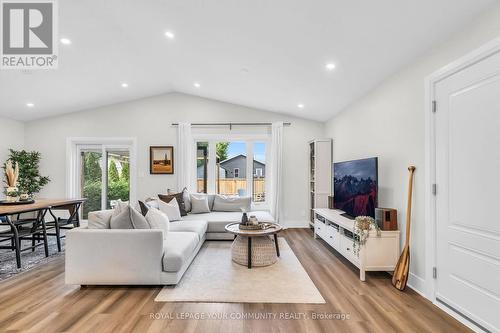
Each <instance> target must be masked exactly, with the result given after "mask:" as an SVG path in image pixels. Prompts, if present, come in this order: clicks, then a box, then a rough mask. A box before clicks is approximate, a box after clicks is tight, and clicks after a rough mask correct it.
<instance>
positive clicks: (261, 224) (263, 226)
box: [239, 222, 274, 230]
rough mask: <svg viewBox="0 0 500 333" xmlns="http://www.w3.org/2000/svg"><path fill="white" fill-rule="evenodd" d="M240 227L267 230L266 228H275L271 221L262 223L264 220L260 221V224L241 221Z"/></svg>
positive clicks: (242, 228) (241, 228)
mask: <svg viewBox="0 0 500 333" xmlns="http://www.w3.org/2000/svg"><path fill="white" fill-rule="evenodd" d="M239 227H240V230H266V229H270V228H274V225H272V224H270V223H262V222H259V224H243V223H240V225H239Z"/></svg>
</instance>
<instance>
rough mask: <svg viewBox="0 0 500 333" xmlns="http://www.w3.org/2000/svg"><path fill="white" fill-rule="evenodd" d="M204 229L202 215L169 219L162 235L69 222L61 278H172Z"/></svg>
mask: <svg viewBox="0 0 500 333" xmlns="http://www.w3.org/2000/svg"><path fill="white" fill-rule="evenodd" d="M186 222H187V221H186ZM172 224H173V223H172ZM206 229H207V222H206V221H200V220H197V221H190V222H189V223H186V224H185V225H180V224H179V225H173V226H172V230H171V231H169V232H168V234H167V236H166V238H165V239H163V233H162V231H161V230H158V229H89V228H87V227H80V228H75V229H73V230H70V231H68V232H67V234H66V235H67V236H66V237H67V240H66V264H65V265H66V284H80V285H170V284H177V283H178V282H179V281H180V279H181V278H182V275H183V274H184V273H185V271H186V270H187V269H188V267H189V265H190V264H191V262H192V261H193V259H194V258H195V256H196V254H197V253H198V251H199V250H200V248H201V246H202V245H203V243H204V241H205V231H206Z"/></svg>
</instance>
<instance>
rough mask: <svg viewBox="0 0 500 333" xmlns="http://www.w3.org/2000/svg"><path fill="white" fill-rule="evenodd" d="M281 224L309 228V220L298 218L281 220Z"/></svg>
mask: <svg viewBox="0 0 500 333" xmlns="http://www.w3.org/2000/svg"><path fill="white" fill-rule="evenodd" d="M281 225H282V226H283V227H284V228H285V229H288V228H290V229H291V228H309V221H300V220H295V221H293V220H285V221H284V222H281Z"/></svg>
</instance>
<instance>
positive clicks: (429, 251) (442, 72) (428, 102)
mask: <svg viewBox="0 0 500 333" xmlns="http://www.w3.org/2000/svg"><path fill="white" fill-rule="evenodd" d="M496 53H500V38H496V39H494V40H492V41H490V42H488V43H486V44H484V45H483V46H481V47H479V48H477V49H476V50H474V51H472V52H470V53H468V54H466V55H465V56H463V57H461V58H459V59H457V60H455V61H453V62H451V63H450V64H448V65H446V66H444V67H442V68H441V69H439V70H437V71H436V72H434V73H432V74H431V75H429V76H428V77H427V78H426V79H425V108H424V112H425V189H426V190H425V195H424V196H425V236H426V237H425V239H426V241H425V242H426V244H425V245H426V246H425V280H426V283H425V289H426V290H423V292H424V293H425V295H426V297H427V298H428V299H429V300H430V301H432V302H433V303H434V304H435V305H436V306H438V307H439V308H441V309H443V310H444V311H445V312H447V313H448V314H450V315H451V316H453V317H454V318H455V319H457V320H459V321H460V322H462V323H463V324H465V325H466V326H468V327H470V328H473V329H474V330H477V331H482V330H481V328H479V327H478V326H476V325H474V324H473V323H471V322H469V321H468V320H467V319H465V318H463V317H462V316H461V315H459V314H457V313H456V312H454V311H453V310H451V309H449V308H448V307H446V306H444V305H443V304H441V303H439V302H437V301H436V279H434V277H433V268H434V267H436V262H437V253H436V243H437V239H436V237H437V231H436V223H437V221H436V196H435V195H434V194H433V184H435V183H436V155H435V154H436V120H435V117H434V115H435V113H434V112H433V110H434V100H435V96H436V91H435V89H436V85H437V83H439V82H440V81H442V80H444V79H446V78H448V77H450V76H451V75H454V74H456V73H458V72H460V71H462V70H464V69H466V68H468V67H471V66H473V65H475V64H476V63H478V62H480V61H482V60H484V59H485V58H488V57H490V56H492V55H494V54H496ZM437 112H439V105H438V106H437ZM437 192H438V194H439V184H438V185H437ZM438 274H439V269H438Z"/></svg>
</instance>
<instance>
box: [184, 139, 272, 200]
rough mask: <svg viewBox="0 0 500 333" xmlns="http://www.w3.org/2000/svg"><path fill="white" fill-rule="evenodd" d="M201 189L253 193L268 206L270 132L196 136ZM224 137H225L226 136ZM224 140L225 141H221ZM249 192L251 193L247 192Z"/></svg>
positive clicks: (255, 197) (197, 181)
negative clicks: (266, 133) (264, 133)
mask: <svg viewBox="0 0 500 333" xmlns="http://www.w3.org/2000/svg"><path fill="white" fill-rule="evenodd" d="M194 138H195V142H194V143H195V145H196V152H197V153H196V180H193V181H194V183H195V188H196V191H197V192H203V193H217V194H224V195H242V194H241V193H248V195H251V196H252V200H253V202H254V204H259V205H266V198H267V196H266V192H267V187H268V185H269V182H268V181H267V180H268V179H267V175H266V167H267V163H269V162H270V161H269V159H268V158H267V154H268V152H269V149H268V148H269V144H270V138H269V137H268V136H267V135H256V136H255V137H253V136H249V135H246V136H241V137H239V136H231V135H229V136H224V135H221V136H220V138H219V137H218V136H217V135H213V134H211V135H206V134H205V135H203V134H200V135H195V136H194ZM222 138H223V139H222ZM221 139H222V140H221ZM245 195H247V194H245Z"/></svg>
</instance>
